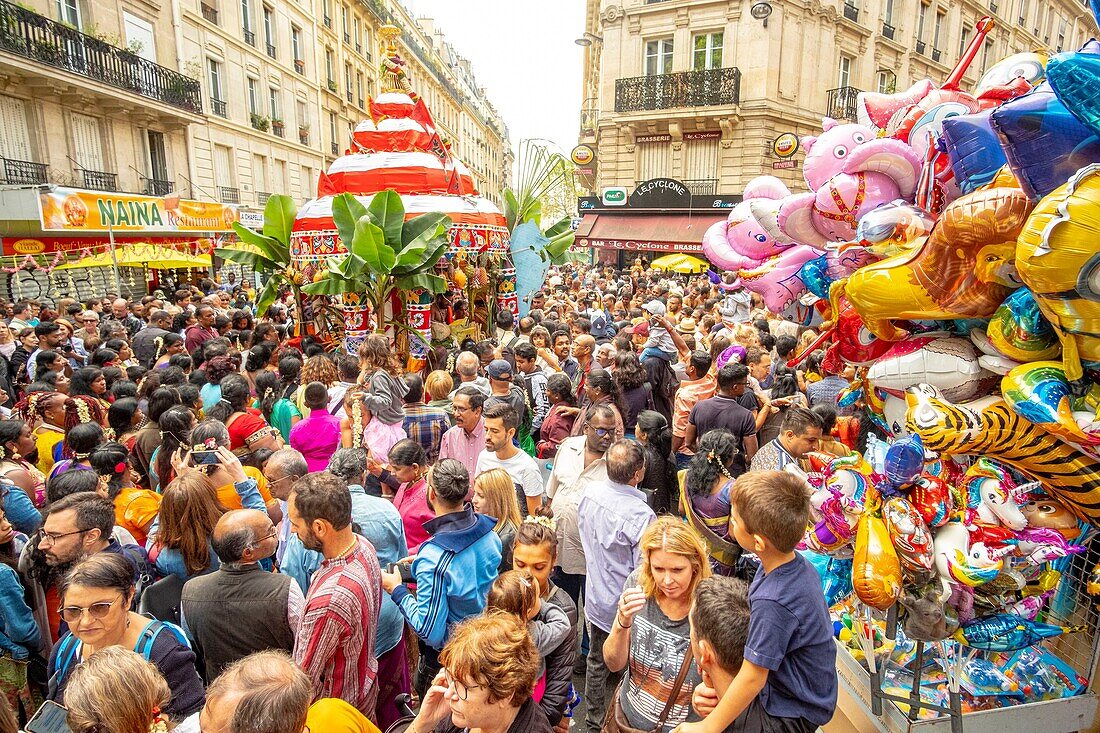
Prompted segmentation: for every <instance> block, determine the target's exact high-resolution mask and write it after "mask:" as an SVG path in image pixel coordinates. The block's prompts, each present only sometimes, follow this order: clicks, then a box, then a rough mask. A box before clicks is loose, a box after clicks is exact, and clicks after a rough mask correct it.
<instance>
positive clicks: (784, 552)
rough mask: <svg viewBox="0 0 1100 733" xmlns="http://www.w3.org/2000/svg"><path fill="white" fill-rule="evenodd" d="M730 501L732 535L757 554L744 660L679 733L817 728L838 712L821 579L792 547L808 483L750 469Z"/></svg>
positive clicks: (804, 513) (801, 524)
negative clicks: (708, 707)
mask: <svg viewBox="0 0 1100 733" xmlns="http://www.w3.org/2000/svg"><path fill="white" fill-rule="evenodd" d="M730 500H731V504H732V510H731V515H730V524H731V525H732V527H731V529H732V530H733V535H734V537H735V538H736V539H737V542H738V543H739V544H740V545H741V546H742V547H743V548H745V550H747V551H749V552H753V553H756V555H757V557H759V558H760V570H759V571H757V573H756V577H755V578H754V579H753V581H752V585H751V586H750V587H749V607H750V608H751V610H752V613H751V615H750V617H749V625H748V636H747V639H746V642H745V647H744V660H743V661H742V662H741V666H740V669H739V670H738V671H737V674H736V676H735V677H734V678H733V680H732V681H731V683H730V684H729V685H728V687H727V689H726V691H725V692H724V693H723V694H722V697H721V699H720V700H719V701H718V704H717V705H716V706H715V708H714V709H713V711H711V712H710V713H709V714H708V715H707V717H706V718H705V719H704V720H702V721H701V722H699V723H683V724H681V725H679V726H678V727H677V728H676V733H699V732H700V731H704V732H707V733H722V732H723V731H726V732H732V731H736V732H738V733H739V732H740V731H759V730H768V731H785V732H786V731H789V732H790V733H812V731H816V730H817V728H818V727H819V726H822V725H825V724H826V723H828V722H829V720H830V719H831V718H832V716H833V711H834V710H835V709H836V699H837V676H836V647H835V646H834V645H833V634H832V623H831V622H830V621H829V610H828V608H827V607H826V605H825V597H824V595H823V594H822V591H821V582H820V580H819V578H818V577H817V573H816V571H815V570H814V568H813V566H812V565H811V564H810V563H809V561H808V560H806V559H805V558H804V557H802V556H801V555H799V554H798V553H797V552H795V550H794V548H795V545H797V544H798V542H799V540H801V539H802V535H803V533H804V532H805V530H806V523H807V521H808V520H809V518H810V502H809V494H808V491H807V489H806V484H805V482H804V481H803V480H802V479H800V478H798V477H797V476H793V475H791V474H789V473H784V472H782V471H752V472H749V473H746V474H744V475H743V476H741V477H740V478H738V479H737V481H736V482H735V483H734V485H733V491H732V493H731V496H730ZM700 712H702V711H700Z"/></svg>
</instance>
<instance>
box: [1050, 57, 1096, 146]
mask: <svg viewBox="0 0 1100 733" xmlns="http://www.w3.org/2000/svg"><path fill="white" fill-rule="evenodd" d="M1047 81H1049V82H1050V86H1051V87H1053V88H1054V92H1055V93H1056V94H1057V95H1058V99H1060V100H1061V102H1062V104H1064V105H1065V106H1066V109H1068V110H1069V111H1070V112H1072V113H1073V116H1074V117H1076V118H1077V119H1078V120H1080V121H1081V123H1082V124H1083V125H1085V127H1087V128H1089V129H1090V130H1092V131H1093V132H1094V133H1096V134H1098V135H1100V95H1097V89H1098V88H1100V86H1098V85H1100V56H1097V55H1094V54H1089V53H1060V54H1058V55H1057V56H1055V57H1054V58H1052V59H1051V60H1050V61H1048V62H1047Z"/></svg>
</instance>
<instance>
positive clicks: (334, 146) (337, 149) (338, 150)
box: [329, 142, 340, 155]
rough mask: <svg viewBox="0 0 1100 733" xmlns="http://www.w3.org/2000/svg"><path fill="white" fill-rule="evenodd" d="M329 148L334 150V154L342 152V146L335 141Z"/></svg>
mask: <svg viewBox="0 0 1100 733" xmlns="http://www.w3.org/2000/svg"><path fill="white" fill-rule="evenodd" d="M329 149H330V150H332V154H333V155H339V154H340V146H339V145H337V144H336V143H335V142H333V143H331V146H330V148H329Z"/></svg>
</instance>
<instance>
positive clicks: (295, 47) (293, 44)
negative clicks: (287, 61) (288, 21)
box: [290, 26, 302, 61]
mask: <svg viewBox="0 0 1100 733" xmlns="http://www.w3.org/2000/svg"><path fill="white" fill-rule="evenodd" d="M290 50H291V52H292V53H293V54H294V60H295V61H301V60H302V29H301V28H297V27H295V26H290Z"/></svg>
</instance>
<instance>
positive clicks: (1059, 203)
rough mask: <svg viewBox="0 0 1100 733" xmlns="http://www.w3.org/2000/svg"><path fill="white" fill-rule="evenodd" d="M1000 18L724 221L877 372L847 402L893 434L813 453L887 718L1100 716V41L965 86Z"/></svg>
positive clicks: (1048, 729) (767, 291) (850, 619)
mask: <svg viewBox="0 0 1100 733" xmlns="http://www.w3.org/2000/svg"><path fill="white" fill-rule="evenodd" d="M1095 5H1097V4H1096V3H1094V6H1095ZM992 28H993V21H992V20H991V19H989V18H984V19H982V21H980V22H979V23H978V25H977V29H976V33H975V36H974V38H973V39H972V41H971V43H970V45H969V47H968V48H967V50H966V52H965V53H964V54H963V58H962V59H961V60H960V62H959V65H958V66H957V67H956V68H955V69H954V70H953V71H952V72H951V74H950V75H949V76H948V77H947V79H946V80H945V81H943V82H942V83H940V84H937V83H935V82H934V81H932V80H927V79H926V80H923V81H921V82H919V83H917V84H915V85H913V86H912V87H911V88H909V89H907V90H904V91H901V92H898V93H894V94H875V93H867V92H865V93H862V94H861V95H860V96H859V99H858V102H857V117H858V119H857V120H856V121H854V122H848V123H844V122H838V121H836V120H831V119H826V120H825V121H824V125H823V130H822V132H821V134H819V135H817V136H816V137H810V138H808V139H805V140H803V142H802V144H803V147H804V148H805V149H806V150H807V151H808V152H807V156H806V160H805V169H804V173H805V180H806V185H807V187H808V189H809V190H808V191H807V192H792V191H789V190H788V189H787V188H786V186H785V185H784V184H782V183H781V182H779V181H778V180H777V179H775V178H772V177H770V176H762V177H760V178H757V179H754V180H753V181H750V182H749V183H748V185H747V186H746V188H745V195H744V201H743V202H742V203H741V204H738V205H737V206H736V207H734V208H733V210H731V212H730V214H729V217H728V218H727V219H726V220H725V221H722V222H720V223H718V224H715V225H714V226H713V227H711V229H710V230H708V231H707V232H706V234H705V236H704V239H703V248H704V252H705V254H706V256H707V258H708V259H709V261H710V262H711V263H712V264H713V265H714V266H716V267H717V268H719V269H721V270H726V271H728V272H729V273H731V274H732V276H733V277H734V278H736V282H737V284H738V285H739V286H740V287H743V288H744V289H746V290H749V291H752V292H756V293H758V294H760V295H761V296H762V297H763V299H764V301H765V303H766V305H767V307H768V308H769V309H770V310H773V311H775V312H777V313H786V314H789V315H793V313H794V312H795V309H796V307H797V306H798V305H803V306H804V305H808V304H812V305H813V307H814V308H816V309H817V310H818V312H819V313H820V316H821V318H823V323H822V325H821V329H822V332H823V338H821V339H819V340H818V342H817V343H815V344H814V345H813V346H812V347H811V348H815V349H816V348H819V347H821V348H825V349H826V356H825V366H826V368H830V365H831V369H832V370H835V371H836V373H839V370H840V369H842V368H843V367H844V365H852V366H854V367H855V368H856V369H857V375H858V376H857V379H856V381H855V382H853V387H852V388H851V389H850V390H848V391H847V392H846V393H842V394H841V397H840V398H839V404H840V406H841V407H849V408H853V410H854V411H855V412H856V416H855V417H854V418H842V420H844V419H849V420H856V421H858V422H859V423H860V424H863V425H864V427H870V428H871V432H872V433H874V434H872V435H870V436H869V437H866V443H865V444H864V442H863V441H858V442H857V440H856V439H854V438H853V439H852V440H851V441H850V445H849V448H851V449H852V450H851V453H850V454H849V455H846V456H840V457H837V456H835V455H825V454H811V456H810V458H809V460H808V462H806V463H805V465H803V466H802V470H803V472H804V473H805V476H806V479H807V481H808V483H809V485H810V488H811V491H812V495H811V496H812V499H811V503H812V506H813V520H812V522H811V526H810V527H808V529H807V532H806V535H805V538H804V541H803V543H802V546H801V548H800V551H802V552H804V553H805V555H806V556H807V557H808V558H810V559H811V560H812V561H813V562H814V564H815V566H816V567H817V568H818V570H819V573H820V575H821V581H822V585H823V588H824V591H825V595H826V599H827V601H828V603H829V604H830V606H831V614H832V617H833V619H834V630H835V634H836V639H837V644H838V647H839V652H840V653H839V655H838V669H839V673H840V677H841V680H842V685H841V687H842V690H844V689H845V688H847V689H848V690H849V691H850V692H851V693H852V700H854V702H852V703H851V704H852V705H854V706H855V707H857V708H860V707H861V706H862V707H861V709H863V710H864V711H865V712H866V713H867V714H868V716H869V717H868V719H869V720H871V721H872V723H871V725H873V726H876V727H878V728H879V729H881V730H893V731H899V730H911V729H915V728H918V727H919V728H920V729H921V730H924V729H925V728H926V727H927V728H928V730H947V729H948V728H950V729H951V730H952V731H960V730H963V729H965V730H967V731H975V730H991V731H992V730H1002V731H1003V730H1006V729H1007V730H1042V731H1044V733H1055V732H1059V731H1076V730H1091V729H1095V727H1096V726H1097V725H1098V723H1100V717H1098V716H1100V704H1098V701H1097V697H1096V695H1095V694H1094V692H1093V684H1092V681H1093V680H1094V679H1095V677H1096V675H1097V673H1098V669H1097V667H1098V659H1100V647H1098V637H1097V633H1096V629H1097V620H1098V611H1097V604H1098V603H1100V539H1097V536H1098V535H1100V142H1098V141H1100V102H1098V100H1100V96H1098V95H1097V90H1098V89H1100V43H1098V42H1097V41H1096V40H1095V39H1094V40H1090V41H1089V42H1088V43H1086V44H1085V45H1084V46H1083V47H1082V48H1081V49H1080V50H1078V51H1076V52H1071V53H1059V54H1056V55H1052V56H1050V57H1049V58H1048V57H1047V56H1046V55H1044V54H1041V53H1026V54H1018V55H1016V56H1012V57H1010V58H1008V59H1005V60H1004V61H1003V62H1001V63H999V64H996V65H994V66H992V67H991V68H990V69H989V70H988V71H987V72H986V73H985V74H984V75H983V76H982V77H981V79H980V81H978V83H977V85H976V87H975V88H974V89H973V90H972V91H966V90H964V89H963V88H962V79H963V77H964V74H965V71H966V68H967V65H968V64H969V63H970V62H971V61H972V60H973V58H974V56H975V54H976V53H977V52H978V51H979V49H980V48H981V47H982V44H983V43H984V39H985V37H986V36H987V35H988V34H989V33H990V31H991V30H992ZM727 280H728V278H727ZM808 351H809V350H808V349H807V352H808ZM807 352H803V353H802V354H797V355H795V357H794V358H793V359H791V361H790V362H788V366H792V367H793V366H797V364H798V363H799V362H800V361H801V360H802V359H804V358H805V357H806V356H807V355H808V354H807ZM853 432H858V431H848V433H842V437H843V435H845V434H848V435H850V434H852V433H853ZM863 432H864V435H866V431H863ZM857 445H858V448H859V451H857V450H855V448H856V447H857ZM843 699H844V695H843V694H842V700H843ZM999 713H1004V715H999ZM1008 716H1011V717H1008ZM1006 726H1007V727H1006Z"/></svg>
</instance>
